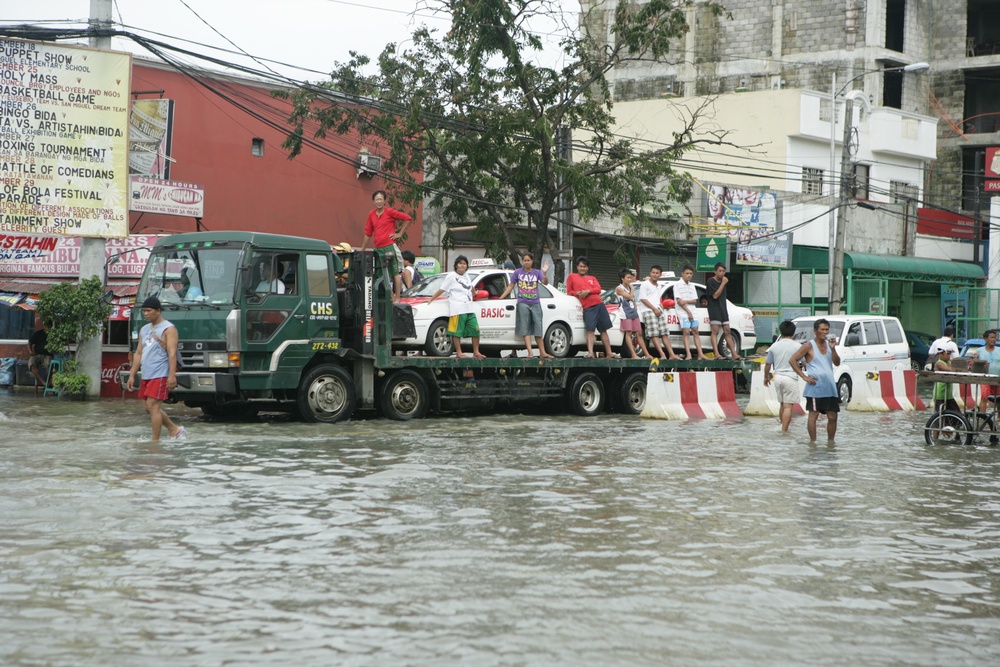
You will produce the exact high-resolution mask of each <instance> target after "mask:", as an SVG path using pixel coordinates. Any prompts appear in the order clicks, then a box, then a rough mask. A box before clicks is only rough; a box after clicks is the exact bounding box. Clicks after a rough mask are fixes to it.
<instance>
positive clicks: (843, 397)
mask: <svg viewBox="0 0 1000 667" xmlns="http://www.w3.org/2000/svg"><path fill="white" fill-rule="evenodd" d="M837 394H838V395H839V396H840V404H841V405H847V404H848V403H850V402H851V396H852V395H853V385H852V384H851V376H850V375H848V374H846V373H845V374H844V375H842V376H841V378H840V380H838V381H837Z"/></svg>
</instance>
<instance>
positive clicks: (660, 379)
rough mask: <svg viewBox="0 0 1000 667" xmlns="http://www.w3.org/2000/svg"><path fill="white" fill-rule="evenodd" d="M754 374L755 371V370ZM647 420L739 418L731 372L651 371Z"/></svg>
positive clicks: (646, 409)
mask: <svg viewBox="0 0 1000 667" xmlns="http://www.w3.org/2000/svg"><path fill="white" fill-rule="evenodd" d="M755 375H756V373H755ZM641 416H642V417H646V418H648V419H727V418H734V417H741V416H743V413H742V412H741V411H740V407H739V406H738V405H737V404H736V387H735V385H734V384H733V374H732V372H731V371H714V372H711V371H680V372H676V373H674V372H667V373H650V374H649V375H648V376H647V378H646V406H645V407H644V408H643V410H642V415H641Z"/></svg>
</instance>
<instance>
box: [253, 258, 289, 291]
mask: <svg viewBox="0 0 1000 667" xmlns="http://www.w3.org/2000/svg"><path fill="white" fill-rule="evenodd" d="M260 273H261V281H260V284H258V285H257V289H256V290H254V291H256V292H274V293H275V294H284V293H285V283H283V282H281V281H280V280H279V279H277V278H273V277H272V276H273V274H274V271H273V269H272V268H271V263H270V262H265V263H262V264H261V265H260Z"/></svg>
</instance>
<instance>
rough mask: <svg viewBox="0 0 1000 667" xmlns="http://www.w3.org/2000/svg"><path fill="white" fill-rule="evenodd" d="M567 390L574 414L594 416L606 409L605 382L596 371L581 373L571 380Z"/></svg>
mask: <svg viewBox="0 0 1000 667" xmlns="http://www.w3.org/2000/svg"><path fill="white" fill-rule="evenodd" d="M567 392H568V393H567V396H566V398H568V399H569V407H570V410H571V411H572V412H573V414H576V415H580V416H581V417H592V416H594V415H599V414H601V411H602V410H603V409H604V399H605V393H604V384H603V383H602V382H601V378H599V377H597V374H596V373H590V372H585V373H580V374H579V375H577V376H576V377H575V378H573V381H572V382H570V385H569V388H568V390H567Z"/></svg>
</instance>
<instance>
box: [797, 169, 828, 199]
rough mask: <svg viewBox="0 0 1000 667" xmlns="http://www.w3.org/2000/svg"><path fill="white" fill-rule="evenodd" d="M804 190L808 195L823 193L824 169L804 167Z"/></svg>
mask: <svg viewBox="0 0 1000 667" xmlns="http://www.w3.org/2000/svg"><path fill="white" fill-rule="evenodd" d="M802 192H803V193H804V194H807V195H821V194H823V170H822V169H816V168H814V167H802Z"/></svg>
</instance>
